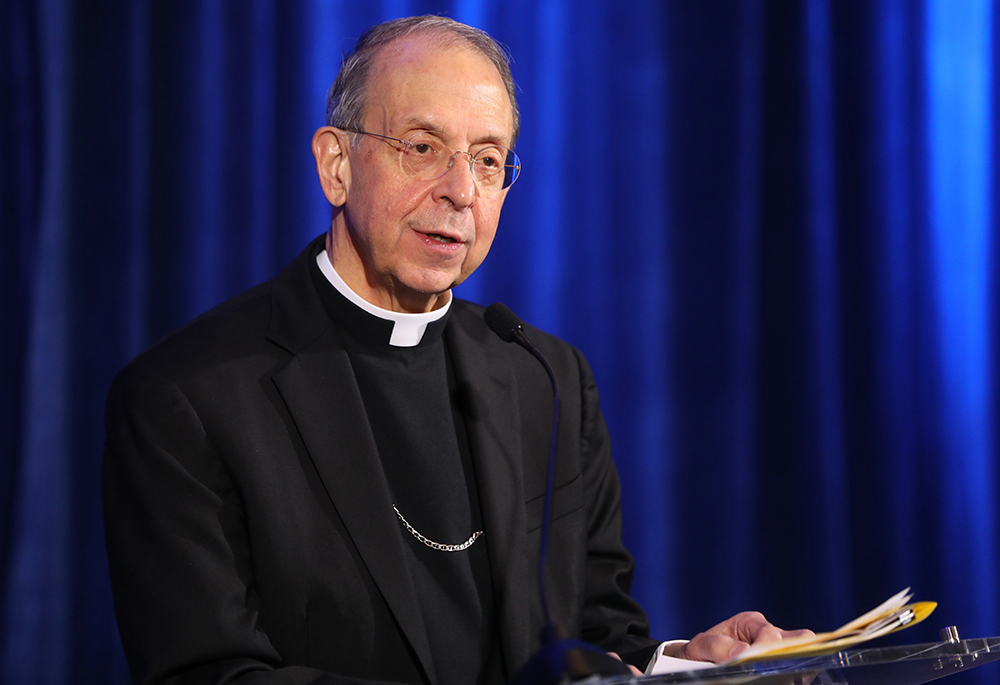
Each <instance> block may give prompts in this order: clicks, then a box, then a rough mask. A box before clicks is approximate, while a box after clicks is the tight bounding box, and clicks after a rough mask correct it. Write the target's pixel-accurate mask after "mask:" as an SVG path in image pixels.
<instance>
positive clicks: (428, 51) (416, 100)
mask: <svg viewBox="0 0 1000 685" xmlns="http://www.w3.org/2000/svg"><path fill="white" fill-rule="evenodd" d="M365 122H366V126H368V127H376V128H375V129H372V128H369V130H376V131H377V130H379V128H381V131H382V132H389V131H391V132H392V135H397V134H402V133H405V132H406V131H407V130H409V127H411V125H416V124H417V123H424V124H430V125H432V126H433V127H434V128H436V129H438V130H440V131H441V132H442V133H443V134H445V135H447V136H459V137H460V136H468V137H470V138H495V139H497V140H498V141H499V142H508V143H509V141H510V138H511V136H512V134H513V126H514V123H513V115H512V112H511V103H510V98H509V97H508V96H507V90H506V88H505V86H504V83H503V80H502V79H501V78H500V73H499V72H498V71H497V68H496V66H495V65H494V64H493V63H492V62H491V61H490V60H489V59H488V58H487V57H486V56H485V55H483V54H482V53H481V52H479V51H478V50H476V49H475V48H473V47H472V46H470V45H468V44H466V43H464V42H462V41H458V42H454V43H450V42H446V41H443V40H442V38H441V37H440V36H433V35H431V36H428V35H417V36H407V37H404V38H401V39H398V40H396V41H394V42H393V43H390V44H389V45H386V46H384V47H382V48H381V49H380V51H379V54H378V56H377V57H376V60H375V63H374V64H373V65H372V73H371V75H370V77H369V82H368V94H367V110H366V112H365ZM420 127H421V128H423V127H424V126H420Z"/></svg>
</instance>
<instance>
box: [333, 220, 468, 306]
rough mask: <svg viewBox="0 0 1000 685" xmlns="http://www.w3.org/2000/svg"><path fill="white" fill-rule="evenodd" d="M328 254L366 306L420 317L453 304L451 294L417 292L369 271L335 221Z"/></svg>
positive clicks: (348, 235) (344, 228) (347, 233)
mask: <svg viewBox="0 0 1000 685" xmlns="http://www.w3.org/2000/svg"><path fill="white" fill-rule="evenodd" d="M326 253H327V254H328V255H329V257H330V263H331V264H333V268H334V269H335V270H336V271H337V274H338V275H339V276H340V277H341V278H342V279H343V280H344V283H346V284H347V285H348V287H350V289H351V290H353V291H354V292H355V293H357V294H358V295H359V296H360V297H362V298H364V300H365V301H366V302H370V303H371V304H373V305H375V306H376V307H381V308H382V309H388V310H389V311H393V312H403V313H407V314H421V313H424V312H432V311H434V310H436V309H440V308H441V307H443V306H444V305H446V304H447V303H448V302H450V301H451V291H450V290H447V291H445V292H443V293H424V292H418V291H416V290H413V289H411V288H407V287H406V286H403V285H401V284H398V283H396V281H395V280H394V279H392V278H391V277H384V276H382V275H381V274H378V273H375V272H374V270H372V269H370V268H368V267H367V266H366V264H365V260H364V259H363V258H362V256H361V252H360V251H359V250H358V249H357V247H356V246H355V245H354V241H353V240H351V237H350V232H349V231H348V230H347V228H346V227H344V226H343V225H342V224H341V225H339V226H338V222H337V221H336V219H335V220H334V223H333V225H332V226H331V227H330V230H329V231H328V232H327V234H326Z"/></svg>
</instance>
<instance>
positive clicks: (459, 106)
mask: <svg viewBox="0 0 1000 685" xmlns="http://www.w3.org/2000/svg"><path fill="white" fill-rule="evenodd" d="M328 124H329V125H328V126H324V127H323V128H321V129H319V131H317V132H316V135H315V136H314V138H313V152H314V155H315V157H316V165H317V170H318V173H319V178H320V181H321V184H322V187H323V192H324V193H325V195H326V197H327V198H328V199H329V201H330V203H331V204H332V205H333V217H332V221H331V225H330V228H329V230H328V231H327V233H326V235H325V237H323V238H322V239H319V240H316V241H314V242H313V243H312V244H311V245H310V246H309V247H308V248H307V249H306V251H305V252H304V253H303V254H302V255H301V256H300V257H299V258H298V259H297V260H296V261H295V262H293V263H292V264H291V265H290V266H289V267H287V268H286V269H285V270H284V271H283V272H282V273H281V274H280V275H279V276H278V277H277V278H275V279H274V280H273V281H271V282H269V283H265V284H262V285H261V286H258V287H256V288H254V289H252V290H250V291H248V292H246V293H244V294H243V295H240V296H238V297H236V298H234V299H233V300H230V301H228V302H226V303H223V304H222V305H220V306H219V307H216V308H215V309H213V310H211V311H210V312H208V313H206V314H204V315H202V316H201V317H199V318H198V319H196V320H195V321H193V322H192V323H191V324H189V325H188V326H186V327H185V328H183V329H181V330H180V331H178V332H177V333H175V334H174V335H172V336H170V337H169V338H167V339H166V340H164V341H162V342H161V343H159V344H157V345H156V346H154V347H153V348H152V349H150V350H149V351H147V352H145V353H143V354H142V355H140V356H139V357H137V358H136V359H135V360H133V362H132V363H131V364H129V366H128V367H126V369H124V370H123V372H122V373H121V374H119V377H118V378H117V379H116V381H115V383H114V385H113V388H112V391H111V394H110V397H109V402H108V412H107V431H108V441H107V449H106V454H105V461H104V499H105V520H106V531H107V542H108V554H109V560H110V567H111V575H112V584H113V588H114V594H115V605H116V612H117V615H118V621H119V627H120V630H121V634H122V642H123V644H124V646H125V650H126V655H127V657H128V661H129V665H130V668H131V670H132V674H133V678H134V680H135V681H136V682H138V683H230V682H233V683H235V682H241V683H242V682H253V683H258V682H259V683H272V682H274V683H279V682H280V683H325V682H329V683H333V682H336V683H353V682H369V681H382V682H406V683H456V684H457V683H502V682H506V681H507V680H508V679H509V678H510V677H512V676H513V675H514V673H515V672H516V671H517V669H519V668H520V667H521V666H522V665H523V664H524V662H525V661H526V660H527V658H528V657H529V656H530V655H531V653H532V652H533V651H534V650H535V649H537V647H538V635H539V631H540V628H541V625H542V611H541V608H540V606H539V602H538V600H537V591H536V587H535V574H534V562H535V559H536V558H537V555H538V551H539V550H538V546H539V545H538V538H539V527H540V522H541V514H542V506H541V504H542V499H541V498H542V493H543V491H544V483H545V467H546V457H547V454H548V443H549V432H550V425H549V421H550V418H549V417H551V414H552V409H553V402H552V397H551V393H550V391H549V388H548V379H547V377H546V375H545V372H544V371H543V370H542V369H541V367H540V366H538V365H537V363H536V362H535V361H534V360H533V359H531V358H530V357H529V356H528V355H527V354H526V353H525V352H524V351H523V350H521V349H520V348H517V347H515V346H511V345H507V344H505V343H503V342H502V341H500V340H499V339H498V338H497V337H496V336H495V335H494V334H493V333H492V332H491V331H490V330H489V329H488V328H487V327H486V325H485V324H484V323H483V319H482V310H481V308H479V307H478V306H475V305H472V304H469V303H465V302H460V301H456V300H453V298H452V294H451V288H452V287H454V286H455V285H457V284H458V283H460V282H462V280H464V279H465V278H466V277H467V276H468V275H469V274H470V273H472V271H474V270H475V269H476V267H478V266H479V264H480V263H481V262H482V260H483V259H484V258H485V256H486V254H487V252H488V251H489V247H490V244H491V242H492V240H493V237H494V234H495V232H496V228H497V222H498V219H499V215H500V209H501V207H502V205H503V202H504V199H505V198H506V195H507V192H508V190H509V187H510V183H512V182H513V180H514V179H515V178H516V174H517V170H518V164H519V162H518V161H517V158H516V155H514V154H513V153H511V152H509V149H510V148H512V147H513V145H514V140H515V139H516V137H517V129H518V115H517V108H516V103H515V100H514V89H513V83H512V81H511V79H510V71H509V68H508V66H507V62H506V61H505V57H504V55H503V53H502V52H501V51H500V50H499V49H498V48H497V46H496V45H495V44H494V43H493V41H492V40H491V39H490V38H489V37H488V36H486V34H484V33H482V32H480V31H477V30H475V29H471V28H470V27H467V26H464V25H461V24H458V23H456V22H453V21H451V20H448V19H444V18H441V17H418V18H411V19H404V20H398V21H395V22H389V23H387V24H383V25H380V26H378V27H375V28H374V29H372V30H370V31H369V32H367V33H366V34H365V35H364V36H362V38H361V40H360V41H359V44H358V46H357V47H356V48H355V51H354V52H353V53H352V54H351V55H349V56H348V57H347V58H346V59H345V63H344V65H343V66H342V69H341V72H340V74H339V75H338V77H337V80H336V82H335V84H334V87H333V89H332V91H331V98H330V107H329V110H328ZM530 335H531V337H532V340H533V342H534V343H535V344H536V346H537V347H539V348H540V349H541V350H542V351H543V352H544V354H545V355H546V356H547V357H548V359H549V361H550V362H551V364H552V366H553V367H554V370H555V373H556V375H557V377H558V379H559V384H560V389H561V392H562V409H561V415H560V432H559V441H558V446H559V454H558V457H557V459H558V467H557V473H556V480H555V483H556V494H555V498H554V504H553V525H552V530H551V538H550V543H549V545H550V547H549V578H550V581H549V586H550V604H551V606H552V611H553V613H554V617H555V619H556V620H558V621H559V622H560V623H562V624H563V625H564V626H566V627H567V628H568V629H569V631H570V632H571V633H573V634H574V635H577V636H580V637H582V638H583V639H585V640H588V641H590V642H593V643H594V644H596V645H599V646H600V647H601V648H603V649H606V650H608V651H610V652H615V653H618V654H620V655H621V656H622V657H623V658H624V659H625V660H626V661H627V662H629V663H631V664H633V665H634V666H638V667H639V668H645V667H646V666H647V664H648V663H649V662H650V659H651V658H652V657H653V652H654V651H661V650H658V649H657V646H658V643H657V642H655V641H653V640H650V639H649V637H648V636H647V625H646V618H645V615H644V614H643V612H642V610H641V609H640V608H639V607H638V606H637V605H636V604H635V603H634V602H633V601H632V600H631V599H630V598H629V596H628V589H629V584H630V581H631V573H632V561H631V558H630V557H629V555H628V553H627V552H626V551H625V549H624V548H623V547H622V544H621V534H620V511H619V489H618V481H617V476H616V474H615V470H614V465H613V463H612V462H611V457H610V448H609V444H608V437H607V433H606V428H605V425H604V422H603V419H602V418H601V415H600V411H599V409H598V404H597V392H596V388H595V387H594V382H593V378H592V376H591V373H590V370H589V368H588V366H587V364H586V361H585V360H584V359H583V357H582V356H581V355H580V354H579V352H577V351H576V350H575V349H573V348H571V347H570V346H568V345H567V344H565V343H563V342H561V341H559V340H557V339H555V338H553V337H551V336H548V335H545V334H544V333H541V332H540V331H535V330H531V331H530ZM782 634H783V633H782V632H781V631H778V629H776V628H774V627H773V626H771V625H770V624H768V623H767V622H766V621H765V620H764V619H763V617H760V616H759V615H758V614H741V615H739V616H737V617H735V618H734V619H731V620H730V621H727V622H726V623H724V624H720V625H719V626H717V627H716V628H714V629H713V630H712V631H709V632H708V633H706V634H702V635H700V636H698V637H696V638H695V639H694V640H692V641H690V642H687V643H680V644H674V645H671V646H669V647H668V650H672V652H673V653H674V655H675V656H680V657H685V658H693V659H704V660H710V661H717V660H723V659H725V658H727V657H729V656H730V655H732V654H734V653H736V652H738V651H739V650H740V649H744V648H745V647H746V645H747V644H748V643H752V642H753V641H755V640H761V639H778V638H780V637H781V636H782Z"/></svg>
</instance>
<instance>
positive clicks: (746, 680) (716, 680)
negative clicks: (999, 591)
mask: <svg viewBox="0 0 1000 685" xmlns="http://www.w3.org/2000/svg"><path fill="white" fill-rule="evenodd" d="M997 660H1000V637H988V638H979V639H973V640H954V641H949V642H931V643H926V644H917V645H905V646H899V647H878V648H867V649H866V648H858V649H850V650H845V651H843V652H837V653H836V654H826V655H823V656H814V657H803V658H799V659H786V660H775V661H759V662H755V663H749V664H736V665H733V666H721V667H719V668H706V669H703V670H697V671H683V672H679V673H667V674H663V675H656V676H646V677H643V678H632V679H630V678H628V677H618V678H609V679H603V680H600V681H599V682H600V683H609V684H610V683H626V682H634V683H641V684H642V685H668V684H670V685H673V684H674V683H684V685H751V684H752V685H919V683H927V682H931V681H933V680H938V679H939V678H946V677H948V676H950V675H954V674H956V673H961V672H964V671H968V670H970V669H972V668H976V667H978V666H982V665H985V664H988V663H990V662H993V661H997Z"/></svg>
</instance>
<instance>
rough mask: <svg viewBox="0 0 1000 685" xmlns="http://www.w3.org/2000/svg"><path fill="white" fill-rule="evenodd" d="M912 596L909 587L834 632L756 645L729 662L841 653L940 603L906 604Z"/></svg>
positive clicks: (927, 613) (913, 619)
mask: <svg viewBox="0 0 1000 685" xmlns="http://www.w3.org/2000/svg"><path fill="white" fill-rule="evenodd" d="M911 597H913V593H911V592H910V588H906V589H905V590H903V591H902V592H900V593H899V594H896V595H893V596H892V597H890V598H889V599H887V600H886V601H885V602H883V603H882V604H880V605H879V606H877V607H875V608H874V609H872V610H871V611H869V612H868V613H866V614H863V615H862V616H859V617H858V618H856V619H854V620H853V621H851V622H850V623H848V624H847V625H844V626H842V627H840V628H838V629H837V630H835V631H833V632H832V633H817V634H815V635H810V636H807V637H797V638H791V639H788V640H782V641H780V642H769V643H760V644H755V645H754V646H752V647H751V648H750V649H747V650H744V651H743V652H742V653H740V654H739V656H737V657H736V658H735V659H733V660H731V661H729V662H728V663H730V664H735V663H741V662H745V661H761V660H764V659H788V658H793V657H801V656H812V655H815V654H827V653H830V652H839V651H840V650H842V649H844V648H846V647H850V646H852V645H856V644H859V643H861V642H866V641H868V640H873V639H875V638H877V637H881V636H883V635H888V634H889V633H892V632H895V631H897V630H900V629H901V628H906V627H908V626H912V625H916V624H917V623H920V622H921V621H923V620H924V619H925V618H927V617H928V616H930V614H931V612H932V611H934V608H935V607H937V602H914V603H912V604H907V602H909V601H910V598H911Z"/></svg>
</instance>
